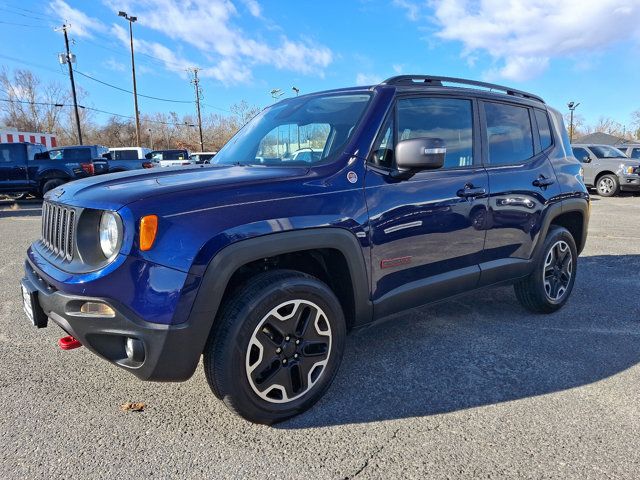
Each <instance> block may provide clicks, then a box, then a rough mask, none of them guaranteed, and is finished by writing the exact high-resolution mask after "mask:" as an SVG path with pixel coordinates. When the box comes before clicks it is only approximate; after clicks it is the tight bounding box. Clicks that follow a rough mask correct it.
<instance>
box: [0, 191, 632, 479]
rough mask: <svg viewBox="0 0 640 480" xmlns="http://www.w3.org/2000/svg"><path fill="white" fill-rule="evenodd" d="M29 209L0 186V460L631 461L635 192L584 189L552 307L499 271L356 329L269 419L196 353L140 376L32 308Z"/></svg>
mask: <svg viewBox="0 0 640 480" xmlns="http://www.w3.org/2000/svg"><path fill="white" fill-rule="evenodd" d="M39 215H40V207H39V203H38V202H35V201H26V202H24V201H23V202H19V204H17V205H13V204H11V203H9V202H0V283H1V285H2V287H3V288H2V289H1V290H0V365H1V368H0V409H1V410H2V411H1V413H0V478H6V479H13V478H21V479H22V478H47V479H49V478H64V479H69V478H100V479H111V478H119V479H122V478H148V477H154V478H210V479H214V478H215V479H219V478H287V479H288V478H300V479H316V478H321V479H324V478H335V479H342V478H380V479H382V478H384V479H389V478H429V479H445V478H476V477H477V478H559V479H567V478H576V479H587V478H594V479H600V478H629V479H633V478H639V477H640V405H639V402H638V398H640V366H639V365H638V362H639V361H640V197H622V198H613V199H604V198H602V199H601V198H599V197H597V196H595V197H594V199H593V202H592V217H591V224H590V228H589V237H588V241H587V246H586V249H585V251H584V252H583V254H582V256H581V257H580V260H579V262H578V276H577V281H576V285H575V289H574V291H573V295H572V297H571V299H570V300H569V302H568V304H567V305H566V307H565V308H564V309H562V310H561V311H559V312H557V313H555V314H553V315H548V316H544V315H533V314H529V313H527V312H526V311H524V310H523V309H522V308H521V307H520V306H519V305H518V303H517V302H516V299H515V296H514V294H513V291H512V289H511V288H509V287H500V288H494V289H489V290H484V291H481V292H477V293H474V294H472V295H470V296H466V297H464V298H460V299H457V300H455V301H450V302H446V303H441V304H438V305H434V306H429V307H425V308H422V309H420V310H414V311H411V312H408V313H405V314H402V315H399V316H396V317H394V318H393V319H391V320H389V321H387V322H385V323H384V324H380V325H376V326H373V327H370V328H367V329H365V330H361V331H358V332H355V333H353V334H352V335H350V336H349V338H348V342H347V349H346V353H345V357H344V361H343V364H342V366H341V369H340V372H339V374H338V377H337V379H336V381H335V382H334V384H333V386H332V387H331V389H330V390H329V392H328V394H327V395H326V396H325V397H324V398H323V399H322V400H321V401H320V402H319V403H318V404H317V405H316V406H315V407H314V408H313V409H312V410H310V411H309V412H307V413H305V414H303V415H301V416H299V417H297V418H295V419H293V420H290V421H288V422H285V423H283V424H280V425H277V426H274V427H266V426H260V425H253V424H250V423H248V422H246V421H244V420H242V419H240V418H238V417H236V416H234V415H232V414H231V413H230V412H229V411H227V409H226V408H225V407H224V405H223V404H222V403H221V402H219V401H218V400H217V399H216V398H215V397H214V396H213V394H211V393H210V391H209V388H208V386H207V384H206V381H205V378H204V373H203V371H202V367H201V366H200V367H199V368H198V370H197V371H196V373H195V375H194V376H193V377H192V378H191V379H190V380H189V381H187V382H185V383H178V384H163V383H145V382H141V381H139V380H137V379H136V378H135V377H133V376H131V375H130V374H128V373H126V372H124V371H122V370H120V369H118V368H116V367H114V366H112V365H110V364H108V363H107V362H104V361H102V360H100V359H99V358H98V357H96V356H95V355H93V354H91V353H90V352H88V351H87V350H86V349H83V348H80V349H77V350H73V351H68V352H65V351H62V350H60V349H59V348H58V347H57V343H56V342H57V339H58V338H59V337H61V336H63V332H62V331H61V330H59V329H58V328H57V327H55V325H52V324H51V323H50V326H49V328H46V329H42V330H36V329H35V328H33V327H32V326H30V325H29V324H28V323H27V320H26V319H25V316H24V314H23V312H22V305H21V297H20V291H19V284H18V282H19V280H20V278H21V277H22V270H23V262H24V256H25V251H26V249H27V246H28V245H29V243H30V242H32V241H33V240H35V239H36V238H37V237H38V235H39V228H40V225H39V221H40V218H39ZM126 402H144V403H145V405H146V408H145V410H144V411H143V412H123V411H122V410H121V408H120V406H121V405H122V404H124V403H126Z"/></svg>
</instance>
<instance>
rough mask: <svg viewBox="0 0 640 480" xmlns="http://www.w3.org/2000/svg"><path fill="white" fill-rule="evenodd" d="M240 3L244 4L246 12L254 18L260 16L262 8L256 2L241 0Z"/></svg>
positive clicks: (254, 0)
mask: <svg viewBox="0 0 640 480" xmlns="http://www.w3.org/2000/svg"><path fill="white" fill-rule="evenodd" d="M242 3H244V5H245V7H247V10H249V13H250V14H251V15H253V16H254V17H258V18H259V17H261V16H262V7H261V6H260V4H259V3H258V2H257V0H242Z"/></svg>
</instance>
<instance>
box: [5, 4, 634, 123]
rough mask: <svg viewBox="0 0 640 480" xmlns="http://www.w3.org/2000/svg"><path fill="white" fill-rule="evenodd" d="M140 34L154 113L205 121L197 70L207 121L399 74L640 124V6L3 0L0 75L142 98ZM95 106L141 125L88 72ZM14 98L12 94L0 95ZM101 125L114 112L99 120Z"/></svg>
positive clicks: (129, 107)
mask: <svg viewBox="0 0 640 480" xmlns="http://www.w3.org/2000/svg"><path fill="white" fill-rule="evenodd" d="M119 10H123V11H126V12H127V13H128V14H129V15H132V16H137V17H138V20H137V22H135V23H134V24H133V29H134V47H135V48H134V50H135V52H136V57H135V61H136V76H137V86H138V93H139V94H142V95H147V96H153V97H159V98H164V99H169V100H177V101H178V102H182V103H177V102H164V101H160V100H155V99H150V98H144V97H140V98H139V109H140V111H141V112H142V113H153V112H169V111H175V112H177V113H178V114H187V113H194V104H193V97H194V90H193V86H192V85H191V84H190V75H189V73H187V70H188V69H190V68H193V67H198V68H199V69H200V71H199V75H200V77H201V88H202V93H203V104H204V105H203V113H204V114H207V113H222V114H224V113H225V112H227V111H228V110H229V108H230V106H231V105H232V104H234V103H237V102H240V101H242V100H245V101H247V102H248V103H249V104H251V105H257V106H260V107H264V106H266V105H268V104H270V103H272V101H273V100H272V99H271V95H270V93H269V92H270V91H271V90H272V89H276V88H277V89H281V90H282V91H283V92H284V95H285V96H292V95H295V94H294V93H293V91H292V87H294V86H295V87H297V88H299V89H300V92H301V93H309V92H313V91H319V90H326V89H331V88H339V87H346V86H353V85H369V84H373V83H377V82H380V81H382V80H384V79H385V78H388V77H391V76H393V75H398V74H432V75H444V76H454V77H463V78H470V79H476V80H485V81H490V82H493V83H499V84H505V85H509V86H511V87H514V88H518V89H522V90H526V91H530V92H532V93H536V94H538V95H540V96H542V97H543V98H544V99H545V101H546V102H547V103H548V104H550V105H551V106H554V107H555V108H558V109H560V110H562V111H566V110H567V107H566V104H567V102H568V101H575V102H580V106H579V107H578V109H577V110H576V113H579V114H580V115H581V116H582V117H583V118H584V120H585V121H586V123H587V124H595V123H596V122H597V120H598V119H599V117H601V116H606V117H612V118H614V119H615V120H616V121H618V122H620V123H622V124H626V125H630V123H631V113H632V112H633V111H635V110H638V109H640V89H639V88H638V87H639V85H640V0H563V1H561V2H558V1H557V0H528V1H526V0H509V1H505V0H480V1H472V0H323V1H321V2H319V1H304V0H303V1H300V0H298V1H295V2H293V1H288V0H279V1H275V0H271V1H266V0H234V1H231V0H139V1H134V0H111V1H106V0H91V1H87V0H85V1H79V0H45V1H38V0H22V1H18V0H6V1H5V0H0V65H2V66H4V67H7V68H9V69H10V70H12V69H15V68H28V69H30V70H32V71H33V72H34V73H36V74H37V75H38V76H39V77H41V78H42V79H43V80H45V81H57V82H61V83H62V84H63V85H68V84H69V80H68V76H67V74H66V67H63V66H61V65H60V64H59V63H58V58H57V55H58V54H59V53H60V52H62V51H63V50H64V40H63V36H62V33H61V32H60V31H55V30H54V29H55V27H59V26H60V25H62V24H63V23H65V22H66V23H68V24H70V29H69V35H70V38H71V39H72V46H71V49H72V52H73V53H75V54H76V57H77V63H76V64H75V65H74V67H75V68H76V69H77V70H78V71H79V72H81V73H84V74H85V75H89V76H90V77H93V78H95V79H98V80H100V81H102V82H106V83H109V84H111V85H114V86H116V87H120V88H122V89H124V90H131V89H132V80H131V63H130V62H131V59H130V50H129V32H128V22H127V21H126V20H125V19H124V18H121V17H118V15H117V13H118V11H119ZM76 83H77V84H78V85H79V86H80V87H81V88H82V89H84V90H85V91H86V92H87V93H88V99H87V101H86V102H85V103H86V104H87V105H88V106H89V105H90V106H92V107H94V108H97V109H100V110H104V111H108V112H112V113H118V114H121V115H132V114H133V101H132V95H131V94H129V93H127V92H124V91H121V90H117V89H114V88H112V87H109V86H106V85H103V84H101V83H98V82H96V81H94V80H92V79H90V78H87V77H86V76H83V75H81V74H78V75H76ZM0 94H1V93H0ZM96 115H97V117H94V118H95V119H96V120H97V121H99V122H100V121H105V120H106V118H107V117H108V115H107V114H102V113H97V114H96Z"/></svg>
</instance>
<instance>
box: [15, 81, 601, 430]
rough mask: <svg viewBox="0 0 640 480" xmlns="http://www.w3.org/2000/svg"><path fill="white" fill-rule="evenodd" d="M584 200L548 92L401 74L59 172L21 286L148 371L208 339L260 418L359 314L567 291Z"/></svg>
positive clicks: (174, 372)
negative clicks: (201, 153)
mask: <svg viewBox="0 0 640 480" xmlns="http://www.w3.org/2000/svg"><path fill="white" fill-rule="evenodd" d="M309 150H311V151H314V152H316V151H317V152H319V153H318V155H296V152H299V151H309ZM588 217H589V196H588V193H587V189H586V188H585V185H584V182H583V178H582V172H581V167H580V163H579V162H578V161H577V160H576V159H575V158H574V157H573V154H572V151H571V146H570V145H569V140H568V138H567V133H566V130H565V128H564V126H563V121H562V116H561V114H560V113H559V112H557V111H556V110H553V109H551V108H550V107H548V106H547V105H546V104H545V103H544V101H543V100H542V99H540V98H539V97H537V96H535V95H532V94H529V93H525V92H521V91H518V90H514V89H511V88H506V87H501V86H498V85H492V84H485V83H481V82H474V81H469V80H462V79H453V78H446V77H432V76H400V77H394V78H391V79H388V80H387V81H385V82H383V83H381V84H379V85H375V86H372V87H366V88H365V87H362V88H360V87H359V88H346V89H340V90H332V91H326V92H320V93H315V94H310V95H305V96H300V97H296V98H290V99H286V100H283V101H281V102H279V103H276V104H274V105H273V106H271V107H269V108H267V109H265V110H264V111H263V112H261V113H260V114H259V115H257V116H256V117H255V118H254V119H253V120H252V121H251V122H249V123H248V124H247V125H246V126H245V127H244V128H243V129H242V130H240V132H238V133H237V134H236V135H235V137H233V138H232V139H231V140H230V141H229V142H228V143H227V145H225V147H224V148H223V149H222V150H220V152H219V153H218V155H216V157H215V162H214V164H212V165H198V166H193V167H186V168H167V169H161V170H157V169H155V170H150V171H135V172H126V173H115V174H108V175H104V176H100V177H97V178H91V179H85V180H80V181H77V182H74V183H72V184H67V185H64V186H62V187H59V188H57V189H55V190H53V191H51V192H50V193H49V194H48V195H47V196H46V198H45V203H44V206H43V216H42V236H41V238H40V239H39V240H38V241H36V242H34V243H33V245H31V247H30V248H29V250H28V253H27V260H26V264H25V270H26V274H25V278H24V279H23V280H22V293H23V298H24V304H25V312H26V313H27V316H28V317H29V318H30V319H31V321H32V322H33V323H34V325H36V326H37V327H44V326H46V325H47V323H48V321H49V320H51V321H53V322H54V323H55V324H57V325H58V326H59V327H61V328H62V330H64V331H65V332H66V333H67V334H68V335H69V336H70V337H66V338H67V343H66V344H61V346H65V345H66V346H67V347H69V346H76V345H83V346H85V347H87V348H88V349H89V350H91V351H92V352H94V353H96V354H97V355H99V356H101V357H102V358H104V359H106V360H108V361H110V362H112V363H113V364H115V365H117V366H119V367H121V368H123V369H125V370H127V371H129V372H131V373H132V374H134V375H136V376H137V377H138V378H140V379H143V380H156V381H183V380H186V379H188V378H189V377H190V376H191V375H192V374H193V373H194V371H195V369H196V367H197V365H198V362H199V361H200V357H201V356H203V357H204V358H203V363H204V371H205V375H206V378H207V381H208V382H209V385H210V386H211V389H212V391H213V393H214V394H215V395H217V396H218V397H219V398H221V399H222V400H223V401H224V402H225V404H226V405H227V406H228V407H229V408H230V409H231V410H233V411H234V412H236V413H238V414H239V415H242V416H243V417H245V418H247V419H249V420H251V421H255V422H260V423H267V424H269V423H274V422H277V421H281V420H283V419H286V418H288V417H291V416H293V415H295V414H298V413H300V412H302V411H304V410H305V409H307V408H309V407H310V406H311V405H312V404H313V403H314V402H316V401H317V400H318V399H319V398H320V397H321V396H322V394H323V393H324V392H325V391H326V390H327V388H328V387H329V385H330V384H331V381H332V380H333V378H334V377H335V375H336V372H337V370H338V367H339V365H340V360H341V357H342V353H343V349H344V346H345V335H346V333H347V332H348V331H350V330H351V329H354V328H357V327H360V326H363V325H365V324H368V323H370V322H372V321H374V320H377V319H380V318H383V317H388V316H390V315H392V314H394V313H397V312H399V311H402V310H406V309H409V308H413V307H417V306H420V305H424V304H427V303H430V302H434V301H437V300H442V299H444V298H449V297H453V296H455V295H458V294H462V293H465V292H471V291H477V289H480V288H482V287H486V286H490V285H496V284H502V283H513V284H514V286H515V294H516V296H517V298H518V300H519V301H520V302H521V303H522V305H523V306H524V307H525V308H527V309H528V310H530V311H533V312H540V313H551V312H553V311H555V310H557V309H559V308H560V307H562V306H563V305H564V304H565V303H566V301H567V299H568V298H569V295H570V294H571V290H572V288H573V285H574V282H575V279H576V273H577V257H578V254H579V253H580V252H581V251H582V249H583V247H584V244H585V240H586V236H587V224H588ZM476 295H479V293H476ZM71 337H72V338H71Z"/></svg>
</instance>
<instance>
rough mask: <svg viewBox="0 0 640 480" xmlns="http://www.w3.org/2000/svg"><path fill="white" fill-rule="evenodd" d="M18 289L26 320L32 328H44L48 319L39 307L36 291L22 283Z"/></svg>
mask: <svg viewBox="0 0 640 480" xmlns="http://www.w3.org/2000/svg"><path fill="white" fill-rule="evenodd" d="M20 289H21V291H22V308H23V310H24V313H25V315H26V316H27V319H29V321H30V322H31V324H32V325H33V326H34V327H37V328H44V327H46V326H47V323H48V321H49V318H48V317H47V314H46V313H44V310H43V309H42V307H41V306H40V302H39V301H38V291H37V290H36V289H34V288H33V287H31V286H30V285H28V284H27V283H26V282H24V281H23V282H22V283H21V284H20Z"/></svg>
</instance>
